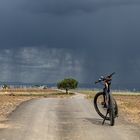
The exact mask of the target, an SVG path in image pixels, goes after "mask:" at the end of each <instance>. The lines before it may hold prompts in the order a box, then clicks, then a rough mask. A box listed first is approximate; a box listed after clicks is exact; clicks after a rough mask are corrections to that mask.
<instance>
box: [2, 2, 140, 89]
mask: <svg viewBox="0 0 140 140" xmlns="http://www.w3.org/2000/svg"><path fill="white" fill-rule="evenodd" d="M139 13H140V2H139V1H138V0H121V1H120V0H106V1H103V0H98V1H97V0H86V1H85V0H59V1H58V0H47V1H46V0H13V1H10V0H2V1H0V21H1V23H0V31H1V32H0V49H1V51H0V64H1V72H0V79H1V81H22V82H57V81H58V80H61V79H62V78H64V77H75V78H76V79H78V80H79V81H80V82H85V83H93V82H94V80H96V78H97V77H99V76H100V75H101V74H108V73H110V72H112V71H116V73H117V74H116V77H115V79H114V84H116V85H122V86H124V88H139V83H140V78H139V77H140V76H139V71H140V55H139V52H140V39H139V37H140V27H139V25H140V18H139ZM119 87H121V86H118V88H119Z"/></svg>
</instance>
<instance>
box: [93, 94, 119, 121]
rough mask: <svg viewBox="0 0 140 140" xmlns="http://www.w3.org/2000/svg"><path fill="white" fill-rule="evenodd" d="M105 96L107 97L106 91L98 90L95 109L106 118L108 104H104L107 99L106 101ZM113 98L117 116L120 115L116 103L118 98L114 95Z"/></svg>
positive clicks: (107, 117)
mask: <svg viewBox="0 0 140 140" xmlns="http://www.w3.org/2000/svg"><path fill="white" fill-rule="evenodd" d="M104 98H105V93H104V92H98V93H97V94H96V95H95V97H94V101H93V103H94V107H95V110H96V112H97V113H98V114H99V115H100V116H101V117H102V118H103V119H104V118H105V116H106V113H107V107H106V105H105V104H104V103H105V101H104ZM111 98H112V100H111V101H112V103H113V108H114V112H115V113H114V114H115V115H114V117H117V116H118V106H117V103H116V100H115V99H114V98H113V97H112V95H111ZM106 120H110V116H109V114H108V115H107V116H106Z"/></svg>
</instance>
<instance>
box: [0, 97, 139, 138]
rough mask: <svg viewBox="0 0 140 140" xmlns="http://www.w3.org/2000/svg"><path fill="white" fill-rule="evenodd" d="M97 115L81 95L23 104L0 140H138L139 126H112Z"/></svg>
mask: <svg viewBox="0 0 140 140" xmlns="http://www.w3.org/2000/svg"><path fill="white" fill-rule="evenodd" d="M101 123H102V119H101V118H100V117H99V116H98V115H97V114H96V112H95V110H94V107H93V105H92V103H91V102H90V101H88V100H86V99H84V98H83V97H82V96H80V95H76V96H74V97H71V98H42V99H34V100H32V101H29V102H26V103H23V104H22V105H21V106H19V107H18V108H17V109H16V111H14V113H12V114H11V115H10V116H9V118H8V121H7V122H4V124H3V125H2V127H1V128H0V140H103V139H106V140H140V131H139V127H136V126H133V125H130V124H127V123H125V122H124V121H122V120H121V118H119V119H117V120H116V124H115V126H113V127H111V126H109V124H108V122H106V123H105V125H104V126H102V125H101Z"/></svg>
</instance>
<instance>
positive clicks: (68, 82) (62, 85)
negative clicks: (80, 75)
mask: <svg viewBox="0 0 140 140" xmlns="http://www.w3.org/2000/svg"><path fill="white" fill-rule="evenodd" d="M77 86H78V81H77V80H75V79H73V78H66V79H64V80H62V81H60V82H58V83H57V88H58V89H65V90H66V93H68V90H69V89H75V88H77Z"/></svg>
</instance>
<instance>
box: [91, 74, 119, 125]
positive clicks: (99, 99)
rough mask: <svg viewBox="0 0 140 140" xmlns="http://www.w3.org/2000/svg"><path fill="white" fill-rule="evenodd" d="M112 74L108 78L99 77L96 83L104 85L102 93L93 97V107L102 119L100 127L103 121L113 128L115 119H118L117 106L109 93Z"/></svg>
mask: <svg viewBox="0 0 140 140" xmlns="http://www.w3.org/2000/svg"><path fill="white" fill-rule="evenodd" d="M114 74H115V72H113V73H112V74H110V75H108V76H105V77H104V76H101V77H100V79H99V80H98V81H96V82H95V84H97V83H102V84H103V85H104V88H103V91H102V92H98V93H97V94H96V95H95V97H94V101H93V102H94V107H95V110H96V112H97V113H98V114H99V115H100V116H101V117H102V118H103V122H102V125H103V124H104V122H105V120H108V121H110V125H111V126H113V125H114V124H115V118H116V117H118V106H117V102H116V100H115V99H114V98H113V95H112V93H111V91H110V86H111V80H112V76H113V75H114Z"/></svg>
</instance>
